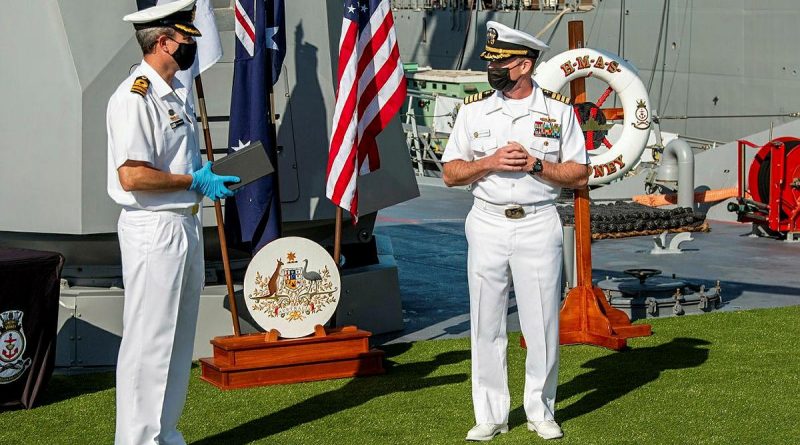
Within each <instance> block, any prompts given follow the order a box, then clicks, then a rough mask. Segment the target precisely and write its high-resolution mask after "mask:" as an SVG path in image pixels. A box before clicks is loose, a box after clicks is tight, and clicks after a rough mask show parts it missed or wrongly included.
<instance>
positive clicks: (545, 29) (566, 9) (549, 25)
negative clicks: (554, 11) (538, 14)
mask: <svg viewBox="0 0 800 445" xmlns="http://www.w3.org/2000/svg"><path fill="white" fill-rule="evenodd" d="M568 12H572V8H569V7H567V8H564V9H562V10H561V12H559V13H558V15H557V16H555V17H554V18H553V20H550V22H549V23H548V24H547V25H545V27H544V28H542V30H541V31H539V33H538V34H536V35H535V36H534V37H536V38H537V39H538V38H539V37H541V36H542V34H544V33H545V32H547V30H548V29H550V27H551V26H553V25H555V24H556V22H558V21H559V20H561V17H562V16H563V15H564V14H566V13H568Z"/></svg>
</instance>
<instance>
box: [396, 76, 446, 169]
mask: <svg viewBox="0 0 800 445" xmlns="http://www.w3.org/2000/svg"><path fill="white" fill-rule="evenodd" d="M407 98H408V102H407V104H406V112H405V115H404V121H403V132H404V133H405V135H406V144H407V145H408V152H409V155H410V157H411V163H412V164H413V167H414V173H415V174H416V175H417V176H434V177H441V175H442V161H441V154H439V153H437V150H436V143H437V142H440V141H443V140H445V139H447V138H448V137H449V136H450V134H449V133H442V132H438V131H436V130H435V129H434V128H432V127H429V126H427V125H420V124H419V123H418V119H419V118H422V117H423V116H417V115H416V114H415V113H414V107H413V103H414V101H416V100H430V101H435V100H436V95H433V94H428V93H424V92H421V91H419V90H415V89H409V90H408V92H407Z"/></svg>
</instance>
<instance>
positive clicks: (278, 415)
mask: <svg viewBox="0 0 800 445" xmlns="http://www.w3.org/2000/svg"><path fill="white" fill-rule="evenodd" d="M411 346H412V345H411V344H410V343H402V344H397V345H387V346H384V347H382V348H383V349H384V351H385V352H386V356H387V358H391V357H395V356H398V355H401V354H402V353H404V352H406V351H407V350H409V349H410V348H411ZM469 356H470V352H469V350H464V351H448V352H443V353H441V354H439V355H437V356H436V357H435V358H433V359H432V360H428V361H424V362H414V363H405V364H395V363H393V362H390V361H387V363H385V364H386V368H387V369H386V375H384V376H381V377H377V378H374V377H373V378H369V377H367V378H356V379H352V380H350V381H349V382H347V383H346V384H345V385H344V386H342V387H341V388H339V389H335V390H333V391H328V392H325V393H322V394H318V395H316V396H314V397H311V398H309V399H307V400H304V401H302V402H300V403H298V404H295V405H292V406H290V407H287V408H284V409H282V410H280V411H277V412H274V413H272V414H269V415H266V416H263V417H260V418H258V419H254V420H251V421H249V422H247V423H244V424H241V425H238V426H236V427H235V428H232V429H230V430H228V431H225V432H222V433H219V434H215V435H213V436H210V437H206V438H205V439H202V440H199V441H197V442H193V444H194V445H217V444H220V443H224V444H226V445H238V444H247V443H251V442H253V441H255V440H259V439H264V438H266V437H269V436H272V435H273V434H278V433H280V432H283V431H286V430H289V429H292V428H294V427H296V426H299V425H303V424H305V423H308V422H313V421H315V420H318V419H321V418H324V417H325V416H328V415H331V414H336V413H338V412H341V411H343V410H346V409H349V408H353V407H356V406H359V405H361V404H364V403H366V402H369V401H370V400H372V399H374V398H376V397H381V396H384V395H387V394H391V393H396V392H410V391H417V390H421V389H426V388H432V387H435V386H442V385H452V384H454V383H461V382H464V381H466V380H467V379H468V378H469V376H468V375H467V374H464V373H459V374H451V375H443V376H437V377H430V374H431V373H433V372H434V371H435V370H436V369H437V368H439V367H440V366H444V365H451V364H455V363H460V362H463V361H464V360H468V359H469Z"/></svg>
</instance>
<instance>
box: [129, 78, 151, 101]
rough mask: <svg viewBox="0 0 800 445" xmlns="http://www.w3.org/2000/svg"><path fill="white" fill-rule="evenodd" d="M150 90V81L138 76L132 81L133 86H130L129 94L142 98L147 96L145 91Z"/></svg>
mask: <svg viewBox="0 0 800 445" xmlns="http://www.w3.org/2000/svg"><path fill="white" fill-rule="evenodd" d="M149 88H150V79H148V78H147V76H139V77H137V78H136V80H134V81H133V86H131V93H136V94H138V95H140V96H142V97H144V96H145V95H146V94H147V90H148V89H149Z"/></svg>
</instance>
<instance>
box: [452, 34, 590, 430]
mask: <svg viewBox="0 0 800 445" xmlns="http://www.w3.org/2000/svg"><path fill="white" fill-rule="evenodd" d="M486 26H487V33H486V46H485V48H484V51H483V52H482V53H481V58H482V59H483V60H486V61H487V62H489V67H488V79H489V84H490V85H491V86H492V87H493V88H494V90H490V91H486V92H483V93H479V94H477V95H473V96H471V97H469V98H467V99H466V100H465V105H464V106H463V107H462V108H461V110H460V111H459V113H458V117H457V118H456V122H455V125H454V127H453V132H452V133H451V135H450V138H449V140H448V143H447V147H446V148H445V152H444V154H443V156H442V161H443V162H445V165H444V181H445V183H446V184H447V185H448V186H455V185H471V186H472V194H473V195H474V200H475V201H474V205H473V207H472V209H471V211H470V212H469V215H468V216H467V220H466V224H465V231H466V236H467V241H468V243H469V250H468V254H467V271H468V280H469V293H470V319H471V326H470V331H471V340H472V341H471V343H472V402H473V407H474V412H475V421H476V425H475V427H474V428H472V429H471V430H470V431H469V432H468V434H467V440H477V441H485V440H491V439H492V438H493V437H494V436H495V435H497V434H500V433H505V432H506V431H508V414H509V409H510V395H509V392H508V385H507V369H506V346H507V343H508V341H507V336H506V314H507V308H508V293H509V287H510V285H511V283H512V280H513V285H514V293H515V295H516V302H517V309H518V312H519V319H520V325H521V327H522V333H523V334H524V335H525V340H526V342H527V346H528V350H527V360H526V362H525V390H524V407H525V413H526V415H527V418H528V429H530V430H531V431H535V432H537V433H538V434H539V435H540V436H542V437H543V438H546V439H553V438H558V437H561V436H562V435H563V434H562V432H561V428H560V427H559V426H558V424H557V423H556V422H555V419H554V409H555V397H556V387H557V384H558V309H559V305H560V278H561V262H562V250H561V249H562V241H563V238H562V237H563V234H562V228H561V221H560V220H559V217H558V213H557V212H556V208H555V206H554V200H555V199H556V198H557V197H558V195H559V193H560V189H561V187H570V188H579V187H584V186H586V184H587V182H588V176H589V169H588V168H587V164H588V163H589V158H588V155H587V153H586V149H585V143H584V138H583V133H582V132H581V128H580V126H579V124H578V122H577V120H576V118H575V114H574V112H573V111H572V107H571V106H570V105H569V103H568V102H569V100H568V99H566V98H564V97H563V96H561V95H559V94H557V93H554V92H550V91H546V90H543V89H541V88H539V86H538V85H536V83H535V82H534V81H533V79H532V77H531V75H532V73H533V68H534V65H535V63H536V60H537V59H538V58H539V56H540V54H541V53H542V52H543V51H545V50H547V49H548V47H547V45H545V44H544V43H543V42H541V41H540V40H538V39H536V38H535V37H533V36H530V35H528V34H526V33H524V32H521V31H518V30H516V29H512V28H509V27H508V26H505V25H503V24H501V23H498V22H493V21H489V22H487V24H486Z"/></svg>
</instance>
